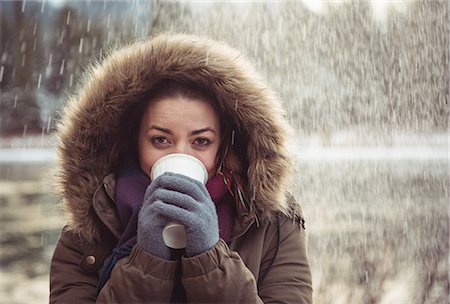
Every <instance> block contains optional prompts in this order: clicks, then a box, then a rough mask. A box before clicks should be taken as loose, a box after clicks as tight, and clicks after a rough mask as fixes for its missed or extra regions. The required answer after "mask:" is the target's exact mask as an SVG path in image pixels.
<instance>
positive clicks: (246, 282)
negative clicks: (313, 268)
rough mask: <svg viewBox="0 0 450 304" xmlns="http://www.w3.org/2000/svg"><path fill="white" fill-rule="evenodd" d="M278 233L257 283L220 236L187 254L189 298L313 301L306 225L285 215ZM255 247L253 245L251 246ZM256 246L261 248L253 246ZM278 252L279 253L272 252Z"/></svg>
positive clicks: (185, 279)
mask: <svg viewBox="0 0 450 304" xmlns="http://www.w3.org/2000/svg"><path fill="white" fill-rule="evenodd" d="M273 226H278V228H277V229H279V230H278V232H279V234H278V238H272V239H270V240H267V244H265V245H264V246H265V247H266V249H268V250H267V251H266V253H267V254H266V255H265V258H264V259H263V260H262V261H261V265H260V267H261V268H260V274H261V273H264V274H265V275H264V278H262V277H261V275H260V277H259V282H256V279H255V277H254V275H253V274H252V272H251V271H250V270H249V269H248V268H247V267H246V265H245V264H244V262H243V260H242V259H241V257H240V256H239V254H238V253H237V252H235V251H231V250H230V249H229V248H228V246H227V245H226V244H225V243H224V242H223V241H222V240H221V241H220V242H219V243H218V244H217V245H216V246H215V247H214V248H213V249H211V250H209V251H207V252H205V253H203V254H201V255H199V256H195V257H192V258H183V261H182V269H183V277H182V282H183V285H184V288H185V290H186V298H187V301H188V302H189V303H266V304H267V303H300V304H301V303H305V304H307V303H312V284H311V274H310V269H309V264H308V261H307V256H306V246H305V239H304V237H305V235H304V229H303V228H302V227H301V225H300V224H299V223H296V222H293V221H292V219H288V218H285V219H284V220H281V221H280V222H279V223H277V224H274V225H273ZM270 229H271V230H276V229H274V228H273V227H272V228H270ZM250 250H251V249H250ZM254 250H256V251H257V250H258V249H257V248H254ZM274 252H275V254H276V255H275V256H274Z"/></svg>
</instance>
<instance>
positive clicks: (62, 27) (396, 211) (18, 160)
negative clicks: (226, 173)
mask: <svg viewBox="0 0 450 304" xmlns="http://www.w3.org/2000/svg"><path fill="white" fill-rule="evenodd" d="M0 24H1V27H0V223H1V229H0V302H1V303H45V302H48V271H49V261H50V259H51V255H52V251H53V249H54V246H55V243H56V241H57V238H58V233H59V230H60V229H61V227H62V225H64V217H63V214H62V210H61V207H60V205H59V203H60V201H59V199H58V198H57V197H55V196H54V195H53V194H52V189H51V186H52V185H51V182H50V180H51V178H52V174H53V170H54V163H53V162H54V159H55V155H54V144H55V140H54V131H55V126H56V122H57V120H58V117H59V111H60V110H61V108H62V106H64V103H65V101H66V99H67V95H68V94H70V93H72V92H74V91H75V90H76V87H77V80H78V79H79V78H80V77H81V75H82V73H83V71H84V69H85V68H86V67H87V66H88V65H89V64H90V63H91V62H92V61H93V60H97V59H101V58H102V57H103V56H104V54H105V51H106V50H107V49H108V48H110V47H111V46H114V45H120V44H123V43H127V42H128V41H132V40H134V39H141V38H145V37H147V36H149V35H151V34H153V33H156V32H160V31H180V30H181V31H183V32H188V33H197V34H207V35H210V36H212V37H214V38H217V39H222V40H225V41H227V42H228V43H230V44H232V45H233V46H235V47H237V48H239V49H241V50H242V51H243V52H244V53H245V54H246V55H247V56H248V57H249V58H250V59H251V60H252V61H253V62H254V63H255V64H256V65H257V67H258V68H259V69H260V71H261V72H262V74H263V75H264V76H265V77H266V78H267V81H268V82H269V84H270V85H271V86H272V87H273V88H274V89H275V90H277V91H278V92H279V93H280V95H281V97H282V100H283V102H284V105H285V108H286V110H287V115H288V118H289V120H290V122H291V124H292V125H293V126H294V128H295V129H296V131H297V135H298V136H297V137H296V138H295V139H294V140H295V142H296V146H295V153H296V155H297V157H298V161H297V166H296V172H297V176H296V180H295V187H294V188H293V189H292V190H293V192H294V194H295V196H296V197H297V199H298V200H299V201H300V202H301V203H302V206H303V209H304V213H305V217H306V229H307V230H306V231H307V236H308V244H309V256H310V264H311V268H312V272H313V285H314V299H315V302H316V303H444V302H445V303H446V302H448V298H449V297H450V282H449V272H450V271H449V264H450V255H449V222H450V220H449V218H450V216H449V212H450V210H449V186H450V185H449V172H450V167H449V152H448V141H449V130H448V121H449V105H448V99H449V83H450V79H449V78H450V77H449V63H448V62H449V36H450V35H449V34H450V32H449V24H450V22H449V2H448V1H438V0H428V1H425V0H424V1H413V0H411V1H408V0H404V1H381V0H380V1H364V0H361V1H320V0H317V1H266V2H265V1H232V2H226V1H180V2H178V1H138V0H135V1H93V0H92V1H89V0H83V1H81V0H79V1H0Z"/></svg>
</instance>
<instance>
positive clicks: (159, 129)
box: [145, 125, 173, 135]
mask: <svg viewBox="0 0 450 304" xmlns="http://www.w3.org/2000/svg"><path fill="white" fill-rule="evenodd" d="M150 130H158V131H161V132H164V133H167V134H170V135H173V132H172V130H170V129H167V128H163V127H159V126H155V125H152V126H151V127H150V128H148V129H147V130H146V131H145V132H148V131H150Z"/></svg>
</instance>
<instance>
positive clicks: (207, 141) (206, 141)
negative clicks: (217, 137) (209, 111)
mask: <svg viewBox="0 0 450 304" xmlns="http://www.w3.org/2000/svg"><path fill="white" fill-rule="evenodd" d="M195 143H196V144H197V145H200V146H209V145H210V144H211V140H210V139H209V138H206V137H200V138H197V139H196V140H195Z"/></svg>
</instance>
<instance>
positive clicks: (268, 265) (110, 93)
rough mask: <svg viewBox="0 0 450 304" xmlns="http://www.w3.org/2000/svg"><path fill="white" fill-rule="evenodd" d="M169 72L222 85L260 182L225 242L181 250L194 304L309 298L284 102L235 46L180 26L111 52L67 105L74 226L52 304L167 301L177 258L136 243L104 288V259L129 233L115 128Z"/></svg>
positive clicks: (68, 194)
mask: <svg viewBox="0 0 450 304" xmlns="http://www.w3.org/2000/svg"><path fill="white" fill-rule="evenodd" d="M165 78H170V79H175V80H179V81H183V82H189V83H190V84H193V85H197V86H200V87H202V88H206V89H207V90H208V91H210V92H213V94H214V96H215V98H216V102H217V108H218V109H220V111H221V113H220V114H221V115H225V116H226V117H227V118H231V119H232V125H233V128H235V134H236V144H239V145H240V149H241V150H240V151H242V155H240V156H239V157H242V159H243V160H244V163H245V164H246V167H245V169H246V173H247V180H248V182H247V185H246V189H251V190H249V191H247V192H248V193H247V201H248V202H250V204H249V208H244V209H238V213H237V216H236V218H235V224H234V227H233V238H232V241H231V243H230V245H227V244H226V243H225V242H224V241H223V240H220V241H219V243H217V244H216V245H215V246H214V247H213V248H212V249H210V250H209V251H207V252H205V253H203V254H200V255H198V256H194V257H190V258H185V257H183V258H182V260H181V262H180V267H181V282H182V285H183V287H184V290H185V294H186V299H187V302H188V303H311V302H312V283H311V274H310V268H309V264H308V258H307V247H306V241H305V230H304V220H303V216H302V212H301V208H300V206H299V204H298V203H297V202H295V200H294V198H293V197H291V196H290V195H289V194H288V193H287V188H288V183H289V178H290V174H291V168H292V166H293V163H292V159H291V156H290V154H289V149H288V144H287V142H288V140H287V139H288V137H289V135H290V133H289V132H290V129H289V126H288V125H287V124H286V122H285V118H284V112H283V111H282V109H281V104H280V101H279V99H278V97H277V95H276V94H274V93H273V91H272V90H271V89H270V88H269V87H268V86H267V85H266V84H265V82H264V81H263V80H262V79H261V78H260V77H259V76H258V74H257V73H256V72H255V70H254V68H253V67H252V65H251V64H250V63H249V61H248V60H246V59H245V58H244V57H243V56H242V55H241V54H240V53H239V52H237V51H236V50H235V49H233V48H230V47H229V46H227V45H225V44H223V43H220V42H217V41H213V40H210V39H208V38H205V37H197V36H190V35H181V34H160V35H157V36H154V37H152V38H151V39H148V40H146V41H141V42H137V43H134V44H132V45H130V46H127V47H125V48H122V49H119V50H115V51H113V52H111V53H110V54H109V56H107V57H106V59H105V60H104V61H103V62H102V63H99V64H97V65H93V66H92V67H91V69H90V70H89V72H88V73H87V74H86V77H85V78H84V81H83V82H82V86H81V87H80V88H79V90H78V93H77V94H75V95H73V96H72V97H71V98H70V100H69V103H68V105H67V106H66V109H65V113H64V115H63V117H62V120H61V123H60V125H59V127H58V135H59V142H58V148H57V152H58V162H59V163H58V166H59V167H58V168H59V175H58V188H57V189H58V190H59V193H60V195H61V197H62V199H63V204H64V206H65V209H66V211H67V215H68V223H67V225H66V226H65V227H64V229H63V231H62V233H61V235H60V238H59V241H58V243H57V246H56V249H55V252H54V255H53V259H52V263H51V273H50V302H51V303H169V301H170V298H171V295H172V291H173V287H174V273H175V269H176V267H177V263H176V262H175V261H168V260H163V259H160V258H158V257H155V256H153V255H151V254H149V253H147V252H145V251H144V250H142V249H141V248H140V247H139V246H138V245H135V246H134V248H133V249H132V251H131V253H130V255H128V256H126V257H124V258H122V259H120V260H119V261H118V262H117V264H116V265H115V266H114V269H113V270H112V273H111V277H110V279H109V280H108V282H107V283H106V285H105V286H104V287H103V288H102V289H101V290H100V292H99V293H98V294H97V284H98V281H99V275H100V271H101V267H102V266H103V263H104V261H105V259H106V258H107V257H108V256H110V255H111V253H112V249H113V248H114V247H115V245H116V243H117V241H118V239H119V238H120V235H121V233H122V230H123V227H121V222H120V220H119V216H118V214H117V210H116V207H115V201H114V198H115V176H114V172H115V168H114V161H111V155H110V151H112V150H113V149H114V148H115V147H117V145H120V141H119V140H118V138H117V137H118V136H117V134H121V130H120V128H123V126H124V121H125V122H126V115H128V113H129V109H130V107H132V106H133V105H134V104H135V103H136V101H137V100H139V99H140V98H145V96H146V93H147V92H149V91H150V90H151V89H152V87H153V86H154V85H155V84H156V83H158V82H159V81H160V80H161V79H165ZM119 122H120V123H119Z"/></svg>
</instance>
